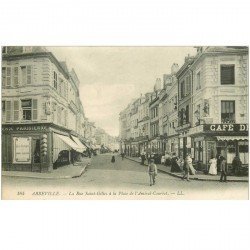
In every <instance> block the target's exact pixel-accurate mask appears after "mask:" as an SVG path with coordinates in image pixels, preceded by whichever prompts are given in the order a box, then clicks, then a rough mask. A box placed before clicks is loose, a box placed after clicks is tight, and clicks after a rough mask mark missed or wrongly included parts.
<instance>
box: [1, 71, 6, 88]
mask: <svg viewBox="0 0 250 250" xmlns="http://www.w3.org/2000/svg"><path fill="white" fill-rule="evenodd" d="M6 81H7V78H6V68H5V67H3V68H2V87H3V88H5V87H6Z"/></svg>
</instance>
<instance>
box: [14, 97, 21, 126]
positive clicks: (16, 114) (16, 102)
mask: <svg viewBox="0 0 250 250" xmlns="http://www.w3.org/2000/svg"><path fill="white" fill-rule="evenodd" d="M19 105H20V102H19V100H14V108H13V111H14V112H13V121H14V122H17V121H19V110H20V107H19Z"/></svg>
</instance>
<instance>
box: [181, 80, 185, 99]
mask: <svg viewBox="0 0 250 250" xmlns="http://www.w3.org/2000/svg"><path fill="white" fill-rule="evenodd" d="M184 92H185V82H184V81H182V82H181V99H182V98H184V96H185V93H184Z"/></svg>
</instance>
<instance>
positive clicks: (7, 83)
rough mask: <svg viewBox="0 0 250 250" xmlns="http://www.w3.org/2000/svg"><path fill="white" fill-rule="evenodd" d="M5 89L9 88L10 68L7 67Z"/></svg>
mask: <svg viewBox="0 0 250 250" xmlns="http://www.w3.org/2000/svg"><path fill="white" fill-rule="evenodd" d="M6 70H7V76H6V79H7V80H6V87H11V67H7V68H6Z"/></svg>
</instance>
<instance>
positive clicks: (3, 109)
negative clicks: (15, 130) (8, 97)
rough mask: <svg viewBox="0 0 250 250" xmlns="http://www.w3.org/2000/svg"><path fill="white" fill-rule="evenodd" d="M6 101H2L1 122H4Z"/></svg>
mask: <svg viewBox="0 0 250 250" xmlns="http://www.w3.org/2000/svg"><path fill="white" fill-rule="evenodd" d="M5 105H6V103H5V101H2V122H5V117H6V106H5Z"/></svg>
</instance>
